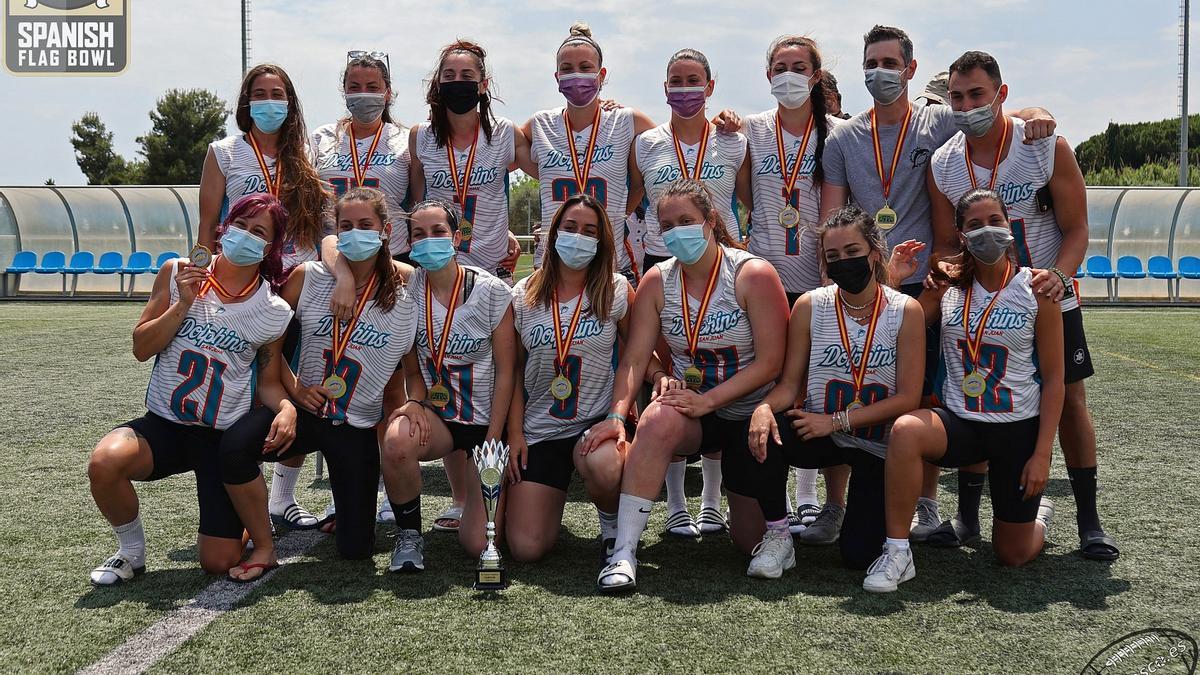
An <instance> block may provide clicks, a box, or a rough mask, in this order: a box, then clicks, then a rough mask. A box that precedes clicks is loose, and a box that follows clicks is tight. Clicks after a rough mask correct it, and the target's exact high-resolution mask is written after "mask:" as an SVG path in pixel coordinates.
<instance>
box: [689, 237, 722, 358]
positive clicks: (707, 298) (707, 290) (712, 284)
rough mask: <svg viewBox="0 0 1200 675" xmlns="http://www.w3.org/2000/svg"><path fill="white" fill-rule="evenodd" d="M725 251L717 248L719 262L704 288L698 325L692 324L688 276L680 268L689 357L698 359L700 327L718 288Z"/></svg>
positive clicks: (697, 319)
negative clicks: (718, 278)
mask: <svg viewBox="0 0 1200 675" xmlns="http://www.w3.org/2000/svg"><path fill="white" fill-rule="evenodd" d="M724 258H725V251H724V249H722V248H721V247H720V246H718V247H717V260H716V262H714V263H713V266H712V271H711V272H709V274H708V284H707V285H706V286H705V287H704V295H703V297H701V299H700V310H699V311H698V312H697V313H696V323H695V325H693V324H692V319H691V308H690V307H689V306H688V291H687V275H686V274H685V273H684V271H683V268H682V267H681V268H679V303H680V306H681V307H682V308H683V333H684V335H685V336H686V337H687V343H688V356H690V357H692V358H693V359H695V358H696V346H697V345H698V344H700V326H701V325H702V324H703V323H704V315H705V314H706V313H707V312H708V304H709V302H711V301H712V295H713V289H715V288H716V287H717V277H718V276H719V275H720V274H721V262H722V261H723V260H724Z"/></svg>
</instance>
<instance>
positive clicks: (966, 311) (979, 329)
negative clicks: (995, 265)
mask: <svg viewBox="0 0 1200 675" xmlns="http://www.w3.org/2000/svg"><path fill="white" fill-rule="evenodd" d="M1010 272H1012V262H1011V261H1007V262H1005V265H1004V281H1003V282H1002V283H1001V284H1000V288H999V289H997V290H996V294H995V295H994V296H992V301H991V302H989V303H988V306H987V307H986V308H984V310H983V314H982V315H980V317H979V325H978V326H976V327H975V335H974V337H972V335H971V326H970V316H971V292H972V291H973V290H975V284H971V285H970V286H967V290H966V292H965V293H963V316H962V324H963V333H965V334H966V338H967V357H968V358H969V359H970V363H971V370H972V371H974V370H975V369H976V368H978V367H979V349H980V347H982V346H983V331H984V328H985V327H986V326H987V320H988V317H989V316H991V314H992V309H994V308H995V307H996V301H997V300H999V299H1000V294H1001V293H1003V292H1004V288H1005V287H1006V286H1008V280H1009V277H1008V275H1009V273H1010ZM963 370H966V368H963Z"/></svg>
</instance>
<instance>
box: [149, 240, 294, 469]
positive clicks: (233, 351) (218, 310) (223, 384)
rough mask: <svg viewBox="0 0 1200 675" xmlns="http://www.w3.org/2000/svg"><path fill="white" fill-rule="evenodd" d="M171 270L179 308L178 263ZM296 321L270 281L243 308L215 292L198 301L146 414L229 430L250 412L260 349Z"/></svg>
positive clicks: (162, 360) (157, 372)
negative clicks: (176, 279) (223, 300)
mask: <svg viewBox="0 0 1200 675" xmlns="http://www.w3.org/2000/svg"><path fill="white" fill-rule="evenodd" d="M167 264H168V265H170V266H171V282H170V288H171V303H172V304H174V303H175V302H176V301H177V300H179V287H178V286H176V285H175V274H176V273H177V272H178V271H179V263H178V259H176V260H172V261H170V262H168V263H167ZM291 320H292V310H291V308H290V307H288V304H287V303H286V302H284V301H283V299H281V298H280V297H279V296H277V295H275V294H274V293H272V292H271V287H270V285H269V284H268V283H267V282H266V281H265V280H260V282H259V284H258V289H257V290H255V291H254V292H253V293H252V294H251V295H250V297H249V298H248V299H246V300H243V301H242V302H236V303H232V304H228V305H226V304H224V303H223V302H221V298H220V296H218V295H217V293H216V291H214V290H210V291H209V292H207V293H205V294H204V297H202V298H196V301H195V302H194V303H192V306H191V307H190V308H189V309H188V313H187V316H186V317H184V319H183V322H182V323H181V324H179V328H178V329H176V330H175V337H174V338H172V339H171V341H170V342H169V343H168V344H167V346H166V348H165V349H163V350H162V351H161V352H159V353H158V354H157V355H155V357H154V369H153V370H152V371H151V372H150V385H149V386H148V387H146V408H147V409H148V410H149V411H150V412H152V413H154V414H155V415H158V416H159V417H162V418H165V419H167V420H170V421H172V422H178V423H180V424H190V425H197V426H206V427H212V428H214V429H228V428H229V426H230V425H232V424H233V423H234V422H236V421H237V420H238V418H240V417H241V416H242V415H245V414H246V413H248V412H250V406H251V404H252V403H253V401H254V386H255V380H256V377H257V368H256V366H255V363H254V360H255V358H256V357H257V356H258V349H259V347H262V346H263V345H265V344H269V343H271V342H274V341H275V340H278V339H279V337H280V336H282V335H283V334H284V332H285V331H286V330H287V326H288V322H289V321H291ZM213 452H216V448H213Z"/></svg>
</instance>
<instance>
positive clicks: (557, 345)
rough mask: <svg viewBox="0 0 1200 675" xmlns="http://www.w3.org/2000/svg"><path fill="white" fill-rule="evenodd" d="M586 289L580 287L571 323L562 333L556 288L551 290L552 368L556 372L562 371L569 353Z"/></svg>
mask: <svg viewBox="0 0 1200 675" xmlns="http://www.w3.org/2000/svg"><path fill="white" fill-rule="evenodd" d="M586 290H587V289H580V291H579V299H578V300H576V301H575V312H574V313H573V314H572V315H571V323H569V324H567V332H566V334H565V335H564V334H563V332H562V321H560V320H559V318H558V289H557V288H555V289H554V291H553V297H554V311H552V312H550V317H551V319H552V320H553V322H554V354H555V359H554V370H555V372H556V373H559V372H562V369H563V368H564V367H566V363H567V356H568V355H570V353H571V341H572V340H574V339H575V331H576V329H578V328H579V316H580V310H582V309H583V295H584V292H585V291H586Z"/></svg>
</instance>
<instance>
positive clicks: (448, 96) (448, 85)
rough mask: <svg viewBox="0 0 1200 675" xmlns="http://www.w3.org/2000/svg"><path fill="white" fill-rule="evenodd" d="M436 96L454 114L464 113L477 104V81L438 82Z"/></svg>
mask: <svg viewBox="0 0 1200 675" xmlns="http://www.w3.org/2000/svg"><path fill="white" fill-rule="evenodd" d="M438 98H439V99H440V100H441V101H442V105H444V106H446V108H447V109H449V110H450V112H452V113H454V114H455V115H465V114H466V113H469V112H471V111H472V110H474V109H475V107H476V106H478V105H479V83H478V82H471V81H470V80H456V81H454V82H439V83H438Z"/></svg>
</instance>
